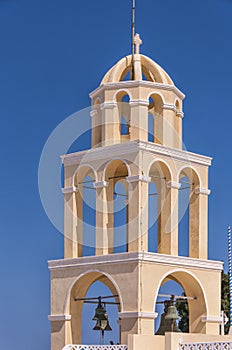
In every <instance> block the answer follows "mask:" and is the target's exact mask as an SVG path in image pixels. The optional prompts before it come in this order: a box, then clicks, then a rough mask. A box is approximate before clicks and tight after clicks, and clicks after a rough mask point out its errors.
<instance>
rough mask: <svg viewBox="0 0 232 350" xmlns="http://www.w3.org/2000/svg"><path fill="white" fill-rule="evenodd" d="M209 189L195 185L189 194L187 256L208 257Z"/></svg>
mask: <svg viewBox="0 0 232 350" xmlns="http://www.w3.org/2000/svg"><path fill="white" fill-rule="evenodd" d="M209 194H210V190H209V189H206V188H201V187H197V188H195V189H193V190H192V192H191V194H190V204H189V217H190V218H189V219H190V220H189V221H190V222H189V231H190V232H189V234H190V237H189V256H190V257H191V258H199V259H207V258H208V195H209Z"/></svg>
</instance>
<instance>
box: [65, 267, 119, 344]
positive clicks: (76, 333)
mask: <svg viewBox="0 0 232 350" xmlns="http://www.w3.org/2000/svg"><path fill="white" fill-rule="evenodd" d="M97 281H100V282H102V283H103V284H105V285H106V286H107V287H108V288H109V289H110V291H111V292H112V295H118V296H117V297H115V300H116V302H118V303H119V304H118V312H120V311H121V310H122V305H123V304H122V296H121V292H120V289H119V287H118V285H117V283H116V282H115V281H114V279H113V278H112V277H111V276H110V275H109V274H108V273H106V272H103V271H101V270H97V269H91V270H88V271H85V272H84V273H81V274H80V275H79V276H78V277H77V278H75V280H74V281H73V282H72V283H71V285H70V287H69V289H68V291H67V295H66V299H65V304H64V315H66V314H68V315H70V316H71V324H70V335H71V339H70V340H71V342H72V343H73V344H81V334H82V308H83V304H84V302H83V301H79V302H78V303H77V301H75V299H76V298H83V297H85V296H86V294H87V291H88V289H89V287H90V286H91V285H92V284H94V283H95V282H97Z"/></svg>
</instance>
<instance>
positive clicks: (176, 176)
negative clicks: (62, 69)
mask: <svg viewBox="0 0 232 350" xmlns="http://www.w3.org/2000/svg"><path fill="white" fill-rule="evenodd" d="M134 43H135V49H136V50H135V53H134V55H130V56H126V57H124V58H122V59H121V60H119V61H118V62H117V63H116V64H115V65H114V66H113V67H112V68H111V69H110V70H109V71H108V72H107V73H106V74H105V76H104V77H103V79H102V81H101V84H100V86H99V87H98V88H97V89H95V90H94V91H93V92H91V94H90V98H91V105H92V110H91V115H90V117H91V120H92V148H91V149H90V150H88V151H82V152H78V153H72V154H67V155H64V156H62V162H63V164H64V169H65V185H64V188H63V193H64V225H65V228H64V230H65V235H64V236H65V242H64V259H62V260H56V261H50V262H49V269H50V272H51V314H50V316H49V319H50V321H51V349H52V350H58V349H62V348H63V347H64V346H65V345H67V344H82V339H81V332H82V328H81V325H82V319H81V317H82V316H81V314H82V307H83V302H79V303H77V302H75V299H76V298H84V297H85V296H86V293H87V290H88V288H89V287H90V286H91V284H92V283H94V282H95V281H97V280H101V282H103V283H104V284H105V285H106V286H107V287H109V289H110V290H111V292H112V295H114V296H115V301H116V302H117V303H118V323H119V328H120V342H121V344H125V345H127V346H128V349H129V350H133V349H141V348H143V349H147V350H149V349H154V348H155V346H156V348H157V349H171V345H170V344H171V343H170V341H168V340H167V339H169V338H167V337H171V335H170V334H169V335H167V336H166V335H165V336H156V335H154V320H155V318H156V317H157V314H156V313H155V303H156V300H157V296H158V292H159V288H160V287H161V286H162V284H163V283H165V282H166V281H167V280H169V279H172V280H174V281H177V282H178V283H179V284H180V285H181V286H182V287H183V289H184V291H185V294H186V296H193V297H194V298H195V299H194V300H189V302H188V304H189V328H190V334H192V335H193V336H194V334H195V336H196V335H197V337H198V338H196V339H200V337H201V336H202V337H206V336H208V335H210V336H212V337H218V336H219V323H220V322H221V321H220V278H221V277H220V276H221V270H222V267H223V266H222V263H221V262H217V261H210V260H208V195H209V194H210V190H209V189H208V168H209V166H210V165H211V158H209V157H205V156H202V155H199V154H194V153H191V152H187V151H186V150H185V149H183V145H182V122H183V116H184V113H183V109H182V102H183V99H184V97H185V96H184V94H183V93H182V92H181V91H180V90H179V89H178V88H177V87H176V86H175V85H174V83H173V81H172V79H171V78H170V77H169V75H168V74H167V73H166V72H165V71H164V70H163V69H162V68H161V67H160V66H159V65H158V64H157V63H155V62H154V61H153V60H151V59H150V58H148V57H147V56H145V55H142V54H140V45H141V39H140V37H139V35H138V34H136V35H135V37H134ZM132 67H133V70H134V73H133V75H134V79H131V70H132ZM149 120H150V121H151V122H149ZM149 128H150V130H149ZM86 177H88V178H90V179H91V180H89V181H92V183H93V190H94V192H95V215H96V223H95V254H94V255H92V256H83V245H84V243H83V242H84V238H85V236H86V235H88V232H86V230H85V229H84V225H83V200H84V194H83V183H84V182H85V179H86ZM183 179H187V182H188V186H189V232H187V231H186V233H185V234H186V239H187V237H189V238H188V239H189V254H188V256H187V257H183V256H179V250H178V246H179V244H180V242H179V240H178V221H179V217H178V197H179V193H180V190H181V186H182V180H183ZM119 181H121V184H122V186H123V188H124V190H125V197H126V198H125V206H126V237H127V238H126V240H127V241H126V251H125V252H122V253H116V252H115V239H116V237H115V236H116V233H115V222H114V220H115V217H114V195H115V190H114V188H115V185H116V184H117V183H118V182H119ZM152 182H153V183H154V184H155V185H156V188H157V201H158V214H157V216H156V217H155V215H154V213H153V212H152V210H149V205H148V203H149V183H152ZM90 215H91V214H90ZM152 215H154V221H156V220H157V222H158V225H157V227H158V230H157V231H158V232H157V236H158V237H157V242H158V243H157V252H156V253H154V252H149V249H148V248H149V247H148V235H149V225H148V222H149V216H152ZM165 339H166V340H165ZM170 339H171V338H170ZM204 339H205V338H204ZM141 344H142V345H141ZM165 344H166V345H165ZM141 346H142V347H141Z"/></svg>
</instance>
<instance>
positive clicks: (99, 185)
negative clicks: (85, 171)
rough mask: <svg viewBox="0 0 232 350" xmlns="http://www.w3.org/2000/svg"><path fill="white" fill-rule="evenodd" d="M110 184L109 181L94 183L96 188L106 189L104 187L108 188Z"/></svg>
mask: <svg viewBox="0 0 232 350" xmlns="http://www.w3.org/2000/svg"><path fill="white" fill-rule="evenodd" d="M108 185H109V182H107V181H99V182H94V185H93V186H94V188H104V187H108Z"/></svg>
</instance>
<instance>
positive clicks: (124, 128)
mask: <svg viewBox="0 0 232 350" xmlns="http://www.w3.org/2000/svg"><path fill="white" fill-rule="evenodd" d="M128 134H129V125H128V123H127V121H126V117H124V116H121V135H128Z"/></svg>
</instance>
